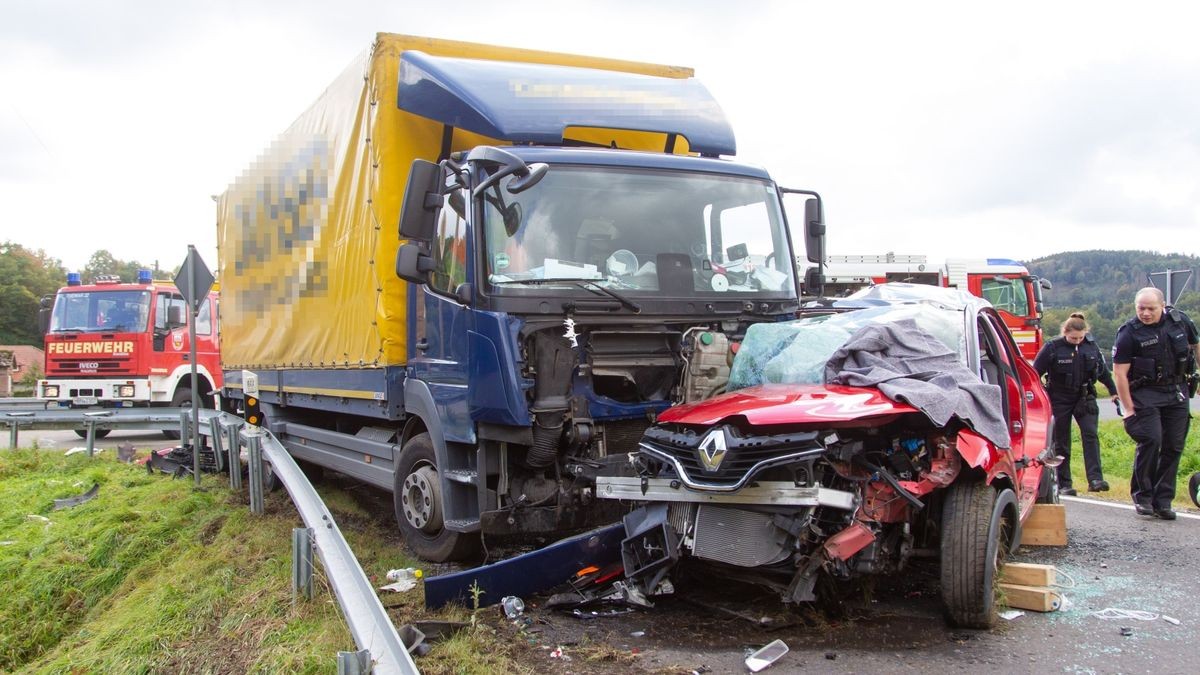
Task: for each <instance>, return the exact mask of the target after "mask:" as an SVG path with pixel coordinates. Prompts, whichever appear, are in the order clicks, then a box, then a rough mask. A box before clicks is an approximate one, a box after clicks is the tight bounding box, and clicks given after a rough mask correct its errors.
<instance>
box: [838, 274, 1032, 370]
mask: <svg viewBox="0 0 1200 675" xmlns="http://www.w3.org/2000/svg"><path fill="white" fill-rule="evenodd" d="M889 281H906V282H908V283H914V284H930V285H933V286H949V287H953V288H960V289H963V290H965V291H967V292H968V293H970V294H971V295H974V296H976V297H980V298H983V299H985V300H987V301H988V302H990V303H992V306H993V307H995V308H996V309H997V310H998V311H999V313H1000V316H1001V317H1003V318H1004V323H1005V324H1006V325H1007V326H1008V329H1009V331H1010V332H1012V336H1013V339H1015V340H1016V341H1017V345H1019V346H1020V348H1021V354H1022V355H1023V356H1024V357H1025V358H1026V359H1028V360H1030V361H1032V360H1033V358H1034V357H1035V356H1037V353H1038V350H1039V349H1041V347H1042V290H1043V289H1049V288H1050V287H1051V284H1050V282H1049V281H1048V280H1046V279H1039V278H1038V277H1035V276H1032V275H1031V274H1030V273H1029V270H1028V269H1026V267H1025V266H1024V265H1022V264H1021V263H1019V262H1017V261H1015V260H1008V259H1006V258H981V259H966V258H951V259H949V260H947V261H946V262H945V263H944V264H943V265H940V266H939V265H935V264H931V263H929V262H928V261H927V260H926V259H925V256H923V255H896V254H894V253H888V254H886V255H855V256H851V255H842V256H829V262H828V263H827V264H826V265H825V294H826V295H835V296H836V295H841V294H844V293H847V292H849V291H852V290H858V289H859V288H862V287H864V286H870V285H873V284H882V283H886V282H889Z"/></svg>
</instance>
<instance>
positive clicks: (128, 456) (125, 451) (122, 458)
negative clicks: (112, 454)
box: [117, 441, 137, 464]
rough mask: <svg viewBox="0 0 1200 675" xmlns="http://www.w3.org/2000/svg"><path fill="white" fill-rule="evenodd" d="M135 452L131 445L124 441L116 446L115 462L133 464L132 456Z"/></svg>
mask: <svg viewBox="0 0 1200 675" xmlns="http://www.w3.org/2000/svg"><path fill="white" fill-rule="evenodd" d="M135 452H137V451H136V450H134V449H133V443H130V442H129V441H125V442H124V443H121V444H119V445H117V461H118V462H124V463H125V464H129V463H131V462H133V455H134V453H135Z"/></svg>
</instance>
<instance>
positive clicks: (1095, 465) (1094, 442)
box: [1050, 397, 1104, 488]
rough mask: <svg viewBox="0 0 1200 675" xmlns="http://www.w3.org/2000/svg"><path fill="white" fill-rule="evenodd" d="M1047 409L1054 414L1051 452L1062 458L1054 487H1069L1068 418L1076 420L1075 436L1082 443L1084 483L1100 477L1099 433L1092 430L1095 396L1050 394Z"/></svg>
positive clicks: (1097, 416) (1095, 416)
mask: <svg viewBox="0 0 1200 675" xmlns="http://www.w3.org/2000/svg"><path fill="white" fill-rule="evenodd" d="M1050 410H1051V411H1052V412H1053V413H1054V429H1053V430H1052V432H1051V434H1052V436H1051V440H1052V442H1053V444H1054V445H1053V447H1054V453H1055V454H1056V455H1058V456H1059V457H1062V458H1063V461H1062V464H1059V465H1058V487H1059V488H1069V487H1072V485H1071V418H1074V419H1075V421H1076V422H1078V423H1079V438H1080V440H1081V441H1082V442H1083V470H1084V472H1085V473H1086V474H1087V479H1088V483H1094V482H1095V481H1098V480H1104V471H1103V470H1102V469H1101V468H1100V435H1099V434H1098V433H1097V432H1096V425H1097V424H1099V422H1100V408H1099V407H1098V406H1097V403H1096V399H1094V398H1091V397H1080V398H1072V399H1056V398H1054V397H1051V398H1050Z"/></svg>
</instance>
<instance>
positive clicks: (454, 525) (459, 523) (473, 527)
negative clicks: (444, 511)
mask: <svg viewBox="0 0 1200 675" xmlns="http://www.w3.org/2000/svg"><path fill="white" fill-rule="evenodd" d="M446 529H448V530H451V531H454V532H478V531H479V519H478V518H461V519H458V520H447V521H446Z"/></svg>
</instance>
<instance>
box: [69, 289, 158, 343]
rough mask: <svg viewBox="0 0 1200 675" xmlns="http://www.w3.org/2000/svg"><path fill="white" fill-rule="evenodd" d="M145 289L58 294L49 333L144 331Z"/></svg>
mask: <svg viewBox="0 0 1200 675" xmlns="http://www.w3.org/2000/svg"><path fill="white" fill-rule="evenodd" d="M149 315H150V293H149V292H148V291H76V292H63V293H59V294H58V297H57V298H55V300H54V312H53V314H51V316H50V332H52V333H70V332H82V333H95V332H113V331H122V332H128V333H137V332H141V331H144V330H146V319H147V317H149Z"/></svg>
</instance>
